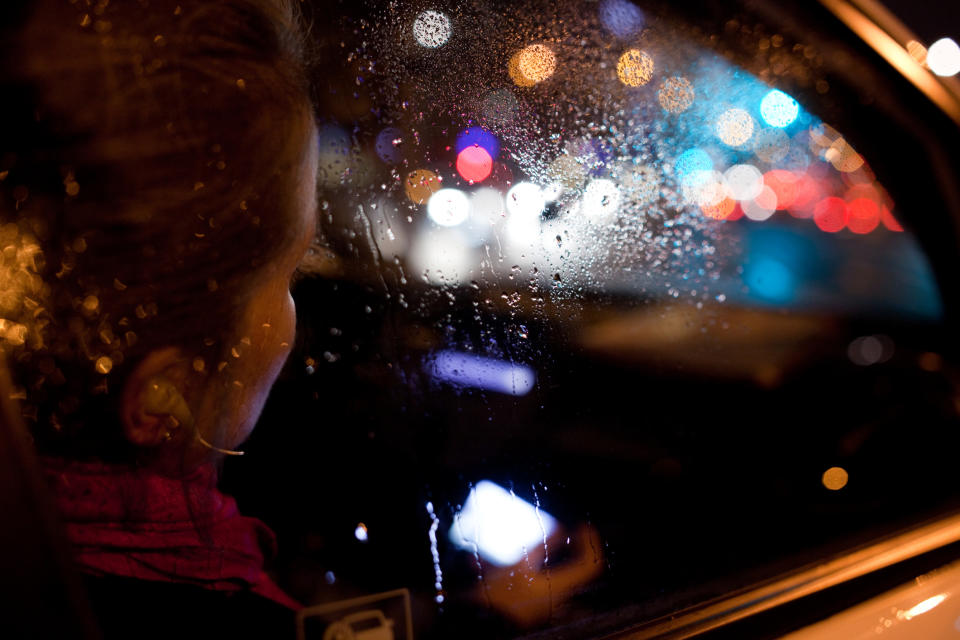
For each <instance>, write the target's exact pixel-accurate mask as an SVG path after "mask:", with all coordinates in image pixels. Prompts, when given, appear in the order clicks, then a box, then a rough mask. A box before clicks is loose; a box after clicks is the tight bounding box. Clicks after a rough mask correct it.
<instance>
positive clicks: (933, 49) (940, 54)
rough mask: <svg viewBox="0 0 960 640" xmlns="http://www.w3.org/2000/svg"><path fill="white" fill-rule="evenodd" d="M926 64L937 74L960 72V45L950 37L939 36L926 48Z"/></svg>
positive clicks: (949, 74)
mask: <svg viewBox="0 0 960 640" xmlns="http://www.w3.org/2000/svg"><path fill="white" fill-rule="evenodd" d="M927 66H928V67H930V71H933V72H934V73H935V74H937V75H938V76H955V75H957V74H958V73H960V46H958V45H957V43H956V42H955V41H953V40H952V39H951V38H940V39H939V40H937V41H936V42H934V43H933V44H932V45H930V48H929V49H928V50H927Z"/></svg>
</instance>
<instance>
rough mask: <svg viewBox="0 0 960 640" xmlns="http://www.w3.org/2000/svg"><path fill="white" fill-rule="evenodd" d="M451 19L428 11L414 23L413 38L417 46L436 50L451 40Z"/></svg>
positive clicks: (422, 13) (436, 12)
mask: <svg viewBox="0 0 960 640" xmlns="http://www.w3.org/2000/svg"><path fill="white" fill-rule="evenodd" d="M450 32H451V28H450V18H448V17H447V16H445V15H443V14H442V13H440V12H439V11H433V10H432V9H431V10H427V11H423V12H421V13H420V15H418V16H417V18H416V20H414V21H413V37H414V38H415V39H416V41H417V44H419V45H420V46H421V47H426V48H427V49H436V48H437V47H440V46H443V45H444V44H446V42H447V40H449V39H450Z"/></svg>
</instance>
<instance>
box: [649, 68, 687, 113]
mask: <svg viewBox="0 0 960 640" xmlns="http://www.w3.org/2000/svg"><path fill="white" fill-rule="evenodd" d="M696 95H697V94H696V92H695V91H694V90H693V85H692V84H690V81H689V80H687V79H686V78H684V77H683V76H674V77H672V78H667V79H666V80H664V81H663V82H662V83H661V84H660V90H659V91H657V101H658V102H659V103H660V106H661V107H663V108H664V110H666V111H669V112H670V113H681V112H683V111H686V110H687V109H689V108H690V105H692V104H693V101H694V98H696Z"/></svg>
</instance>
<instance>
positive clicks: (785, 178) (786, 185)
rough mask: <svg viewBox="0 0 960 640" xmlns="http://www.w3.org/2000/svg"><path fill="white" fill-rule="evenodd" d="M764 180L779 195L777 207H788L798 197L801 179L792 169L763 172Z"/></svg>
mask: <svg viewBox="0 0 960 640" xmlns="http://www.w3.org/2000/svg"><path fill="white" fill-rule="evenodd" d="M763 182H764V184H766V185H767V186H768V187H770V188H771V189H773V193H774V194H775V195H776V196H777V209H786V208H788V207H789V206H790V205H792V204H793V202H794V200H796V199H797V192H798V190H799V187H800V179H799V178H798V177H797V175H796V174H794V173H793V172H792V171H786V170H784V169H774V170H773V171H767V172H766V173H765V174H763Z"/></svg>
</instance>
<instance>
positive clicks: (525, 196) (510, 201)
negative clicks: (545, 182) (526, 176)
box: [507, 182, 547, 217]
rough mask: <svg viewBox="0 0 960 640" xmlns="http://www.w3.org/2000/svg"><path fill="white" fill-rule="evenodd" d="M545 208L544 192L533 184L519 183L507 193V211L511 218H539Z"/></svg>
mask: <svg viewBox="0 0 960 640" xmlns="http://www.w3.org/2000/svg"><path fill="white" fill-rule="evenodd" d="M545 206H547V201H546V198H544V196H543V191H541V189H540V187H538V186H537V185H535V184H533V183H532V182H518V183H517V184H515V185H513V187H512V188H511V189H510V191H507V211H508V212H509V213H510V215H511V217H515V216H523V217H533V216H539V215H540V214H541V213H542V212H543V208H544V207H545Z"/></svg>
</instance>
